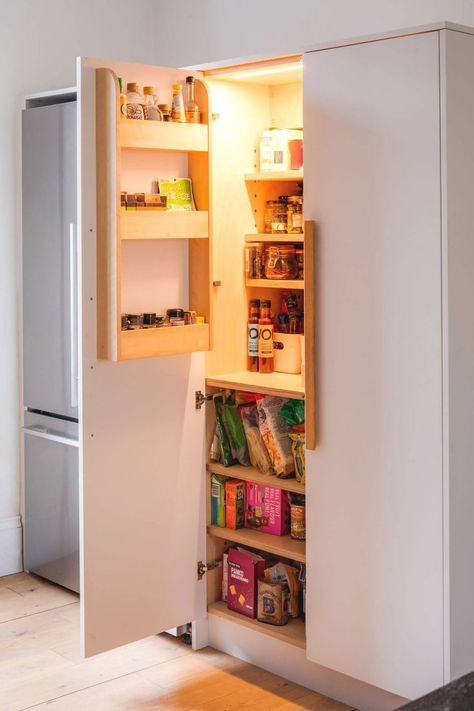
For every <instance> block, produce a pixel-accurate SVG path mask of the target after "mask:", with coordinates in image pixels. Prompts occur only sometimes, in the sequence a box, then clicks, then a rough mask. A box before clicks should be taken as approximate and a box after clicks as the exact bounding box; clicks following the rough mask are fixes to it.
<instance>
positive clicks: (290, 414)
mask: <svg viewBox="0 0 474 711" xmlns="http://www.w3.org/2000/svg"><path fill="white" fill-rule="evenodd" d="M280 416H281V417H283V419H284V420H285V422H286V423H287V424H288V425H302V424H303V422H304V400H287V401H286V402H285V404H284V405H283V407H282V408H281V410H280Z"/></svg>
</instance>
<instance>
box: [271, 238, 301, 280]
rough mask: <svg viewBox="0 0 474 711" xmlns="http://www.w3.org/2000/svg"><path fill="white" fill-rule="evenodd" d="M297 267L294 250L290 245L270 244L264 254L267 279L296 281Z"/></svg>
mask: <svg viewBox="0 0 474 711" xmlns="http://www.w3.org/2000/svg"><path fill="white" fill-rule="evenodd" d="M297 274H298V265H297V263H296V253H295V248H294V247H293V245H291V244H272V245H270V246H269V247H268V248H267V250H266V253H265V277H266V278H267V279H296V276H297Z"/></svg>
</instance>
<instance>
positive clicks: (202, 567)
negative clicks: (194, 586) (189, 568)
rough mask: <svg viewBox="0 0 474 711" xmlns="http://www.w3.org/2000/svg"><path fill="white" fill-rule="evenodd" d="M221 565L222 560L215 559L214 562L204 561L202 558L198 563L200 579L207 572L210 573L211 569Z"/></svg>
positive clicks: (198, 576)
mask: <svg viewBox="0 0 474 711" xmlns="http://www.w3.org/2000/svg"><path fill="white" fill-rule="evenodd" d="M220 565H222V564H221V561H220V560H214V561H213V562H212V563H203V562H202V560H200V561H199V562H198V564H197V578H198V580H202V579H203V577H204V575H205V574H206V573H208V572H209V571H210V570H215V569H216V568H218V567H219V566H220Z"/></svg>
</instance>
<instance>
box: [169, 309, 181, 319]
mask: <svg viewBox="0 0 474 711" xmlns="http://www.w3.org/2000/svg"><path fill="white" fill-rule="evenodd" d="M166 315H167V316H168V318H184V309H166Z"/></svg>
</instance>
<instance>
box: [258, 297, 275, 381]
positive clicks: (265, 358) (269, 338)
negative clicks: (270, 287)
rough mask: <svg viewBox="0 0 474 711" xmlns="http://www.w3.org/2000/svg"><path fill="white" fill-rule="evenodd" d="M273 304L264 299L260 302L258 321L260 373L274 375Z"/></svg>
mask: <svg viewBox="0 0 474 711" xmlns="http://www.w3.org/2000/svg"><path fill="white" fill-rule="evenodd" d="M271 309H272V302H271V301H270V300H268V299H264V300H262V301H261V302H260V318H259V319H258V372H259V373H273V321H272V318H271Z"/></svg>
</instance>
